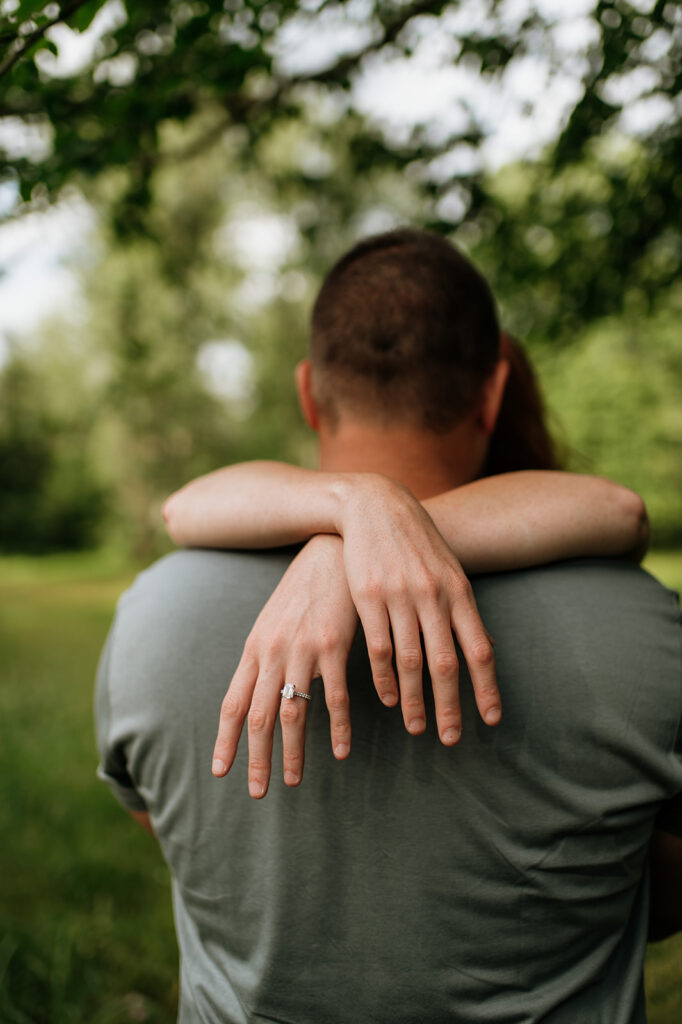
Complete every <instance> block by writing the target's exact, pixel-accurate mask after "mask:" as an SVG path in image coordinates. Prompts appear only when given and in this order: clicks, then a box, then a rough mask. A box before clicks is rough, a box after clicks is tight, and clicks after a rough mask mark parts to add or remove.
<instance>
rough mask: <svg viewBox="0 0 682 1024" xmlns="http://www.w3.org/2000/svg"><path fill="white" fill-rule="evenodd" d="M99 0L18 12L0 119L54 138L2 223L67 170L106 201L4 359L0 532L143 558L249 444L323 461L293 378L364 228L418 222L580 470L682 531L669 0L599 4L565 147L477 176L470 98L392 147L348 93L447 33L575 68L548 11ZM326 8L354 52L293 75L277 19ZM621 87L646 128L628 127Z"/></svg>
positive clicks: (680, 186)
mask: <svg viewBox="0 0 682 1024" xmlns="http://www.w3.org/2000/svg"><path fill="white" fill-rule="evenodd" d="M104 7H105V4H104V3H103V0H88V2H77V0H75V2H72V3H70V4H69V3H62V4H60V3H49V4H47V5H45V4H41V3H35V2H30V0H2V2H0V17H2V24H1V25H0V51H2V49H3V47H4V55H0V129H2V126H3V124H5V125H15V126H16V125H20V126H24V128H26V127H28V128H32V129H33V130H35V132H37V133H38V136H39V137H40V139H42V144H41V145H40V146H38V147H37V148H36V150H35V152H31V153H30V154H26V155H23V156H20V157H18V158H17V157H16V156H15V157H14V159H11V153H10V151H9V150H8V152H7V158H8V159H7V165H6V168H5V171H4V172H3V173H4V175H5V178H6V179H7V180H8V181H14V182H15V185H16V188H17V192H18V196H19V199H18V200H17V203H16V205H15V206H14V208H13V209H12V210H10V211H9V213H8V215H7V216H8V217H9V218H10V219H16V218H18V217H21V216H22V214H23V212H25V211H27V210H28V211H30V210H36V209H37V210H41V209H45V208H47V206H48V205H49V204H50V203H54V202H57V203H58V202H59V201H60V199H62V198H63V197H64V196H66V195H68V194H69V190H73V189H74V188H77V189H78V190H80V192H82V193H83V194H84V195H85V196H86V197H87V199H88V200H89V202H90V203H91V204H92V206H93V208H94V209H95V210H96V211H97V215H98V224H97V227H96V230H95V235H94V239H93V250H92V254H91V258H90V259H89V261H88V264H87V265H85V266H83V267H81V269H80V271H79V276H80V279H81V288H82V296H83V310H82V311H80V312H79V313H78V315H76V314H74V315H73V316H71V317H70V318H64V319H62V321H61V322H56V321H55V322H51V323H49V324H46V325H45V326H44V327H43V329H42V330H41V331H40V332H39V333H38V335H37V336H36V337H34V338H33V339H32V340H31V345H30V346H29V347H28V348H27V347H26V346H23V345H22V346H21V347H19V346H17V348H16V350H15V351H13V352H11V353H10V358H9V360H8V362H7V363H6V365H5V367H4V369H3V371H2V374H1V377H0V387H1V388H2V389H3V395H6V396H9V395H10V394H11V398H8V399H7V401H3V405H2V408H0V460H2V465H1V466H0V469H2V477H3V487H4V488H5V487H6V489H7V500H3V503H2V509H1V510H0V547H3V548H5V549H7V550H13V549H16V548H18V547H21V548H24V549H26V550H35V549H38V548H41V549H50V548H60V547H62V548H64V547H78V546H87V545H89V544H92V543H93V542H94V541H95V540H96V539H98V537H99V538H100V539H101V536H102V534H103V533H104V532H106V534H107V535H108V536H109V537H116V538H118V540H119V542H121V543H122V544H124V545H125V546H126V547H128V548H129V549H132V550H133V551H134V552H135V553H136V555H138V556H140V557H149V555H151V554H152V553H154V551H155V550H158V545H159V543H160V540H159V538H160V536H161V531H160V527H159V522H160V518H159V508H160V502H161V500H162V498H163V496H164V495H165V494H167V493H169V492H170V491H171V490H173V489H174V488H176V487H177V486H178V485H179V484H181V483H182V482H184V480H186V479H188V478H189V477H191V476H193V475H196V474H197V473H201V472H205V471H207V470H209V469H211V468H213V467H215V466H217V465H219V464H221V463H224V462H228V461H231V460H234V459H240V458H251V457H258V456H263V455H268V456H272V457H279V458H288V459H293V460H301V459H302V460H304V461H310V460H311V459H312V457H313V449H312V445H311V442H310V439H309V438H308V437H307V435H306V433H305V431H304V429H303V424H302V421H301V418H300V415H299V414H298V411H297V409H296V404H295V397H294V392H293V387H292V385H291V383H290V382H291V374H292V371H293V368H294V366H295V363H296V361H297V360H298V359H299V358H300V357H301V356H302V355H303V354H304V352H305V347H306V319H307V311H308V309H309V306H310V303H311V300H312V297H313V295H314V292H315V289H316V288H317V286H318V284H319V282H320V280H321V278H322V276H323V274H324V272H325V271H326V270H327V268H328V267H329V265H330V264H331V263H332V261H333V260H334V259H336V258H337V257H338V255H339V254H340V253H341V252H342V251H343V250H344V249H345V248H346V247H347V246H348V245H349V244H351V243H352V242H353V241H355V239H356V238H357V237H359V236H360V235H363V234H366V233H368V232H372V231H376V230H384V229H386V228H389V227H392V226H394V225H396V224H399V223H406V222H407V223H415V224H422V225H425V226H427V227H431V228H433V229H434V230H438V231H440V232H442V233H445V234H447V235H448V236H449V237H451V238H452V239H453V241H455V242H456V243H457V244H459V245H461V246H462V247H463V248H464V249H466V250H467V251H468V252H469V253H470V254H471V255H472V257H473V258H474V259H475V260H476V261H477V262H478V263H479V264H480V265H481V266H482V268H483V269H484V271H485V272H486V274H487V275H488V277H489V278H490V280H491V282H492V284H493V288H494V290H495V293H496V295H497V296H498V298H499V300H500V304H501V309H502V313H503V320H504V323H505V325H506V326H507V328H508V329H510V330H511V331H512V332H513V333H515V334H516V335H518V336H520V337H522V338H524V339H526V340H527V343H528V345H529V347H530V350H531V353H532V355H533V356H534V358H535V359H536V360H537V361H538V362H539V364H540V366H541V370H542V375H543V379H544V380H545V383H546V386H547V388H548V391H549V396H550V404H551V407H552V409H553V410H556V415H557V417H558V419H559V420H560V421H561V422H562V423H563V434H564V437H565V440H566V441H567V442H568V444H569V446H571V447H572V448H573V449H574V450H575V456H574V460H573V464H574V466H575V467H576V468H580V469H587V470H590V471H595V472H605V473H609V474H611V475H613V476H615V477H616V478H618V479H620V480H623V481H624V482H626V483H629V484H630V485H632V486H635V487H637V488H638V489H639V490H640V491H641V492H642V493H643V494H644V496H645V498H646V499H647V501H648V503H649V506H650V508H651V510H652V512H653V515H654V518H655V519H656V520H657V523H658V527H659V531H660V537H661V538H662V539H664V540H666V541H670V542H676V543H677V542H679V541H680V540H681V539H682V525H681V523H680V517H679V507H680V498H681V497H682V479H681V474H680V470H679V466H680V456H681V454H682V427H681V425H680V419H679V415H680V414H679V399H678V395H679V393H680V386H681V385H682V358H681V355H682V353H681V352H680V348H681V345H680V331H679V327H678V324H679V322H680V312H681V309H680V307H681V305H682V299H681V298H680V292H679V287H678V286H677V285H676V281H679V277H680V266H681V263H682V223H681V219H680V216H679V209H680V199H681V198H682V147H681V143H680V140H681V138H682V129H681V127H680V125H681V124H682V122H681V121H680V118H679V116H678V115H679V109H678V108H679V89H680V81H682V73H681V63H682V61H681V53H682V46H681V40H682V9H680V7H679V6H678V5H675V4H672V3H670V2H667V3H664V2H660V0H654V2H651V3H638V2H632V3H629V2H626V0H613V2H608V3H607V2H596V3H595V6H594V10H593V13H592V22H593V29H594V32H593V35H592V42H591V43H590V44H589V46H588V47H587V48H586V50H585V53H584V54H583V59H582V60H581V61H580V62H579V63H578V65H576V69H575V74H576V76H577V77H579V78H580V80H581V85H582V87H581V89H580V90H579V91H578V93H577V100H576V103H575V106H574V108H573V110H572V111H571V112H569V116H568V117H567V118H566V120H565V123H564V124H563V126H562V128H561V130H560V133H559V137H558V139H557V140H556V141H555V143H553V144H552V145H550V146H549V147H547V149H546V150H545V151H544V152H543V153H542V154H541V156H539V157H538V158H537V159H536V160H535V161H534V162H520V163H517V164H513V165H511V166H507V167H504V168H502V170H500V171H498V172H496V173H494V174H487V175H486V174H483V172H482V171H481V170H480V166H481V165H480V161H478V162H477V161H476V160H474V161H473V163H472V164H471V166H472V167H473V168H474V169H473V170H471V171H469V172H466V173H464V172H461V171H458V172H457V173H449V172H447V171H445V172H444V170H443V168H444V167H445V168H447V167H448V166H461V164H460V165H458V164H457V163H456V161H455V163H454V164H449V163H448V161H449V160H451V158H453V157H457V155H458V154H461V153H462V152H465V151H466V152H475V151H476V148H477V147H478V146H479V144H480V143H481V141H482V140H484V138H485V126H484V125H481V124H478V123H477V122H476V119H475V116H474V114H473V112H470V116H469V117H468V120H467V122H466V123H463V124H462V126H461V128H460V129H459V130H458V131H457V132H450V131H449V130H447V131H445V130H440V131H439V130H434V126H433V125H428V124H418V125H414V126H413V128H412V130H411V131H410V132H408V133H407V135H405V134H404V133H403V134H402V135H400V134H399V133H398V134H396V133H395V132H391V131H389V130H384V128H382V126H381V125H380V124H379V123H378V122H377V121H376V120H373V121H371V122H370V121H369V120H367V119H365V118H363V117H362V116H361V115H360V114H359V113H358V112H357V111H356V110H355V109H354V106H353V95H352V88H353V84H354V83H355V82H356V81H357V79H358V76H359V75H360V74H361V73H362V72H363V69H365V68H366V67H367V66H369V64H370V63H371V62H373V61H374V62H376V61H377V60H385V61H388V62H390V61H394V60H400V59H409V58H410V55H411V54H412V53H413V52H414V51H415V50H416V49H417V48H418V47H419V45H420V40H421V39H422V38H423V37H425V36H427V35H429V34H432V35H433V34H434V33H445V34H446V35H447V34H448V33H450V36H451V37H452V38H451V39H450V42H451V44H452V47H451V49H452V53H453V57H452V60H453V62H454V63H457V64H460V65H461V66H462V67H463V68H466V69H468V71H469V72H470V73H473V74H476V75H478V76H479V78H480V79H481V80H489V81H498V82H501V83H504V81H505V79H504V75H505V74H506V73H507V71H508V70H509V69H510V68H513V67H514V66H515V63H516V62H519V61H522V60H523V59H525V58H526V57H528V56H529V55H532V54H534V53H538V52H540V53H542V54H543V55H544V57H546V59H547V61H548V62H549V65H550V68H551V70H552V73H559V72H560V71H561V69H562V60H563V56H562V52H561V49H560V48H559V47H557V44H556V37H555V35H554V34H553V23H552V19H551V18H549V16H547V17H545V16H544V15H542V14H541V13H540V12H539V11H538V10H537V9H536V8H535V6H534V5H531V4H528V7H527V9H526V10H525V13H523V8H522V5H519V4H516V5H513V4H509V3H505V2H503V0H480V2H479V3H478V4H477V5H476V11H475V14H476V16H475V17H472V18H471V19H467V18H466V17H460V18H459V20H458V22H457V25H458V28H457V32H456V39H455V38H454V36H453V35H452V34H453V32H454V29H453V28H452V25H453V24H454V22H453V21H452V18H453V16H456V15H458V14H461V15H466V12H467V9H468V8H467V4H466V3H465V2H464V0H462V2H451V3H445V2H443V0H422V2H419V3H409V2H407V3H405V2H401V3H396V2H387V0H368V2H367V3H334V2H332V0H320V2H317V3H316V2H312V0H311V2H306V3H296V2H291V0H279V2H277V3H274V2H270V0H266V2H255V0H228V2H226V3H210V2H188V0H186V2H179V0H177V2H171V3H155V2H151V0H140V2H137V3H135V4H132V3H122V2H119V0H116V2H113V3H109V4H108V5H106V11H104ZM107 12H108V13H107ZM514 12H516V13H514ZM519 12H521V13H519ZM105 15H106V17H107V18H108V20H107V21H106V24H105V22H103V21H100V22H98V21H97V19H102V18H104V17H105ZM60 23H63V24H61V25H60ZM98 23H100V24H101V25H105V27H104V28H100V30H99V36H98V39H97V42H96V44H95V45H94V47H93V50H92V54H91V58H90V60H89V62H87V63H86V65H85V67H83V68H81V69H80V70H78V71H76V72H73V73H72V74H64V73H63V72H59V73H57V72H56V71H55V67H56V65H55V64H54V60H55V58H54V51H55V49H56V43H58V42H59V37H58V35H57V34H56V30H57V28H59V27H62V28H63V27H64V26H65V25H68V26H70V28H72V29H74V30H77V31H86V30H87V29H88V26H90V27H91V28H92V27H93V26H95V25H97V24H98ZM318 25H319V26H320V27H321V28H324V29H325V31H326V33H327V38H328V36H329V28H330V26H332V28H333V27H334V26H337V27H338V30H339V34H340V35H342V34H343V31H344V30H345V29H347V28H348V27H349V26H353V27H354V30H355V33H356V35H355V38H356V40H357V43H356V48H355V49H354V50H352V49H350V48H349V49H346V50H345V51H343V52H337V53H336V56H331V55H328V56H327V58H326V61H327V62H326V63H325V62H324V59H323V57H324V55H322V57H321V59H320V61H319V62H318V65H316V67H315V68H314V69H312V70H307V71H298V72H293V71H284V70H282V68H283V67H284V66H285V65H284V64H283V63H282V60H281V52H282V46H283V44H282V42H281V40H282V38H283V36H282V33H283V32H288V33H289V35H288V36H287V38H288V39H289V40H290V41H291V40H292V39H295V38H296V36H295V34H294V33H293V29H294V28H296V27H297V26H298V29H299V30H300V32H301V33H302V34H303V35H305V33H306V32H307V33H310V32H311V31H314V30H315V28H316V26H318ZM287 56H288V57H290V56H291V54H288V55H287ZM286 66H287V67H293V66H295V62H292V61H291V60H289V61H288V63H287V64H286ZM301 66H303V65H301ZM633 83H634V85H633ZM637 83H639V84H637ZM635 86H637V87H636V88H635ZM633 95H636V97H637V98H636V103H635V105H639V107H640V108H641V109H642V110H643V111H644V115H643V116H640V118H639V122H640V127H639V128H638V130H637V134H636V136H634V135H632V134H630V135H628V134H627V132H626V124H625V122H624V121H623V115H624V114H628V113H629V112H630V108H631V107H632V106H633V103H632V102H631V101H630V100H628V97H631V96H633ZM647 111H651V114H650V116H648V115H647ZM676 111H677V113H676ZM532 113H533V112H532V111H530V112H529V116H532ZM436 127H438V126H436ZM4 138H5V136H4V135H3V134H2V131H0V144H1V143H2V140H3V139H4ZM8 145H9V144H8ZM10 148H11V147H10ZM254 223H255V224H256V225H258V224H260V225H261V229H262V230H266V231H267V232H269V233H270V235H271V236H275V237H280V236H281V237H280V241H281V245H279V249H281V252H279V254H278V255H277V257H276V259H274V261H273V260H268V259H265V258H264V259H263V261H262V265H260V266H257V265H255V264H254V262H253V260H251V261H250V260H249V258H248V256H247V255H245V249H247V248H248V246H247V245H245V236H247V235H248V234H249V231H251V230H252V228H253V225H254ZM282 239H283V240H282ZM225 342H228V343H229V345H228V346H227V347H228V348H230V346H231V348H230V351H231V353H232V358H233V361H234V360H236V361H237V363H239V362H240V360H241V366H242V379H241V382H237V385H235V386H233V387H232V388H231V389H230V388H228V389H227V391H226V390H225V389H224V388H223V389H222V390H221V386H220V385H221V381H220V378H221V376H223V377H225V376H228V377H229V367H227V368H226V366H225V365H224V364H220V365H218V364H215V365H214V364H212V363H211V360H210V358H209V357H210V356H211V346H212V345H213V349H214V354H215V350H216V343H223V356H225V357H226V358H227V356H226V349H225V344H224V343H225ZM218 348H220V346H219V345H218ZM218 354H220V353H218ZM22 396H23V397H22ZM98 529H99V534H98V532H97V531H98Z"/></svg>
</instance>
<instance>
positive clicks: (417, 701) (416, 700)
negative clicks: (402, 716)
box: [402, 693, 424, 712]
mask: <svg viewBox="0 0 682 1024" xmlns="http://www.w3.org/2000/svg"><path fill="white" fill-rule="evenodd" d="M402 703H403V708H404V710H405V711H421V712H423V709H424V702H423V701H422V699H421V697H419V696H417V694H416V693H415V694H411V695H410V696H408V697H404V698H403V702H402Z"/></svg>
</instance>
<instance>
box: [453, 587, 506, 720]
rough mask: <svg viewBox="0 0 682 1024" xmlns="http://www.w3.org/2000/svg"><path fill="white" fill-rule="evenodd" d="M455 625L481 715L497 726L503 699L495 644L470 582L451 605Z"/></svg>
mask: <svg viewBox="0 0 682 1024" xmlns="http://www.w3.org/2000/svg"><path fill="white" fill-rule="evenodd" d="M452 627H453V629H454V630H455V633H456V635H457V639H458V641H459V646H460V647H461V648H462V654H463V655H464V657H465V659H466V663H467V665H468V667H469V675H470V676H471V683H472V686H473V688H474V694H475V697H476V706H477V707H478V710H479V714H480V716H481V718H482V719H483V721H484V722H485V723H486V725H497V724H498V722H499V721H500V719H501V717H502V701H501V699H500V691H499V689H498V686H497V677H496V674H495V654H494V652H493V644H492V642H491V638H490V635H489V634H488V631H487V630H486V628H485V626H484V625H483V622H482V621H481V616H480V614H479V611H478V607H477V606H476V598H475V597H474V593H473V590H472V589H471V586H470V584H469V583H468V582H467V584H466V587H462V588H461V592H460V593H459V595H458V597H457V600H456V602H455V603H454V604H453V606H452Z"/></svg>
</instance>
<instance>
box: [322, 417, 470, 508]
mask: <svg viewBox="0 0 682 1024" xmlns="http://www.w3.org/2000/svg"><path fill="white" fill-rule="evenodd" d="M319 441H320V445H319V468H320V469H321V470H324V471H325V472H329V473H351V472H352V473H382V474H384V476H389V477H391V478H392V479H393V480H397V481H399V483H401V484H403V485H404V486H405V487H407V488H408V489H409V490H410V491H412V493H413V494H414V495H415V497H417V498H419V499H420V500H423V499H425V498H430V497H432V496H433V495H435V494H442V493H443V492H444V491H449V490H452V489H453V488H455V487H459V486H461V485H462V484H465V483H469V482H470V481H471V480H473V479H474V478H475V477H476V476H477V474H478V470H479V467H480V465H481V462H482V458H483V455H484V453H483V452H482V451H481V447H480V438H479V437H478V436H476V432H475V431H474V430H473V427H472V425H471V424H468V423H462V424H459V425H458V426H457V427H455V428H454V429H452V430H450V431H449V432H448V433H446V434H433V433H431V432H429V431H422V430H417V429H415V428H413V427H397V426H391V427H380V426H377V425H375V424H366V423H358V422H354V423H351V424H341V425H340V426H339V427H338V428H337V429H336V430H334V431H330V430H327V429H325V428H324V427H321V428H320V431H319Z"/></svg>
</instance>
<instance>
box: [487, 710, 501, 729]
mask: <svg viewBox="0 0 682 1024" xmlns="http://www.w3.org/2000/svg"><path fill="white" fill-rule="evenodd" d="M501 718H502V712H501V710H500V708H497V707H495V708H488V710H487V711H486V713H485V720H486V723H487V724H488V725H497V723H498V722H499V720H500V719H501Z"/></svg>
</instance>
